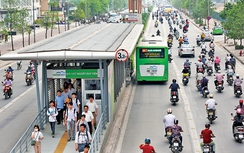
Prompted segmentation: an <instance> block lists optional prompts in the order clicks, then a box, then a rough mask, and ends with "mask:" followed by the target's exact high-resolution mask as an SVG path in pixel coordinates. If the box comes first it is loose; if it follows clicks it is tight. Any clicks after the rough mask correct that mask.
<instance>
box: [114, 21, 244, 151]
mask: <svg viewBox="0 0 244 153" xmlns="http://www.w3.org/2000/svg"><path fill="white" fill-rule="evenodd" d="M149 23H150V24H149V26H150V28H149V30H148V33H149V36H150V35H151V34H153V33H154V34H155V33H156V30H157V29H155V28H154V27H153V25H154V21H151V22H149ZM159 29H160V31H161V34H162V33H163V35H164V36H165V35H168V32H169V30H168V29H169V27H168V24H167V22H165V21H164V24H163V25H161V24H159ZM200 32H201V31H200V30H199V29H198V28H196V27H195V26H193V25H191V24H190V27H189V32H188V33H187V35H188V38H189V41H190V43H191V44H194V45H195V46H196V44H195V43H196V42H195V38H196V35H197V34H199V33H200ZM180 33H181V36H182V35H183V34H182V30H180ZM221 39H223V36H215V40H216V41H218V40H221ZM206 44H207V45H208V44H209V43H206ZM177 47H178V42H177V41H175V39H174V44H173V47H172V52H173V59H174V60H173V63H172V64H169V71H170V77H169V81H168V82H167V83H163V84H162V83H146V84H142V85H141V84H140V85H137V86H136V87H135V94H134V99H133V102H132V106H131V110H130V111H129V110H128V112H129V115H128V114H127V116H128V118H125V120H126V122H125V123H124V127H123V128H122V131H124V132H122V133H123V134H122V135H121V140H120V143H119V144H118V148H117V150H118V152H121V153H127V152H139V148H138V146H139V144H141V143H143V142H144V139H145V138H146V137H149V138H151V140H152V145H153V146H154V147H155V149H156V151H157V152H159V153H161V152H165V153H167V152H171V151H170V149H169V148H168V146H169V145H168V141H167V140H166V138H164V124H163V122H162V120H163V116H164V115H166V110H167V108H169V107H171V108H172V109H173V114H174V115H176V117H177V119H178V120H179V125H181V126H182V128H183V130H184V132H183V133H182V136H183V145H184V150H183V152H186V153H187V152H194V151H193V150H192V148H193V147H194V146H193V144H192V138H190V135H191V134H190V132H189V130H191V129H189V124H188V121H189V120H188V118H187V117H186V112H185V109H184V103H185V102H184V101H183V98H182V97H183V96H184V97H186V98H187V99H188V100H187V102H188V103H189V104H190V110H191V114H192V115H193V120H194V123H195V126H196V130H195V131H194V132H196V133H197V134H198V135H199V134H200V132H201V130H202V129H204V125H205V124H206V123H209V121H208V120H207V118H206V117H207V115H206V111H205V102H206V100H207V98H203V97H202V96H201V95H200V94H199V92H198V91H197V89H196V87H195V77H194V74H195V65H194V63H195V62H197V56H198V55H199V52H200V48H199V47H196V48H195V49H196V57H195V58H191V57H182V58H180V57H178V48H177ZM215 50H216V51H215V56H216V55H217V56H219V57H220V58H221V59H222V62H221V68H222V73H225V71H224V69H223V68H224V57H225V55H226V54H227V52H226V51H224V50H222V49H221V48H220V47H218V46H216V47H215ZM186 59H189V60H190V61H191V62H192V63H193V64H192V68H191V69H192V74H193V75H192V77H191V78H190V81H189V84H188V85H187V86H183V84H182V83H181V74H180V72H181V70H182V69H183V63H184V61H185V60H186ZM179 71H180V72H179ZM176 73H177V74H176ZM237 73H238V74H240V76H242V77H244V71H243V66H242V65H241V64H240V63H239V62H237ZM173 78H176V79H177V81H178V83H179V84H180V87H181V92H180V93H181V94H180V101H179V104H178V105H176V106H172V105H171V104H170V102H169V89H168V86H169V84H170V83H171V80H172V79H173ZM207 78H208V79H209V82H210V83H209V90H210V92H211V93H212V94H213V95H214V99H216V100H217V102H218V105H217V106H216V108H217V116H218V118H217V119H216V120H215V121H214V123H213V124H212V125H211V129H212V130H213V132H214V133H215V135H216V138H215V139H214V141H215V142H216V147H217V151H218V152H222V153H230V152H238V151H239V150H242V149H243V146H242V144H239V143H237V142H235V141H234V139H233V136H232V131H231V126H232V121H231V116H230V113H231V112H233V113H234V106H236V105H237V104H238V100H239V99H238V98H236V97H234V94H233V87H231V86H228V85H227V84H226V77H225V84H224V87H225V89H224V91H223V92H222V93H217V91H216V89H215V86H214V83H213V82H214V76H209V77H207ZM183 90H184V92H183ZM184 93H187V94H186V95H183V94H184ZM127 122H128V123H127ZM193 130H194V129H193ZM193 130H191V132H192V131H193ZM200 141H201V140H199V143H200ZM227 146H228V147H227Z"/></svg>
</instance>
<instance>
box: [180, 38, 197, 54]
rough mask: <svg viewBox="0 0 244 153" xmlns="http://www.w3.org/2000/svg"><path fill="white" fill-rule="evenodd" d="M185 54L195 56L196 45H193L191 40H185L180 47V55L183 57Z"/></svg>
mask: <svg viewBox="0 0 244 153" xmlns="http://www.w3.org/2000/svg"><path fill="white" fill-rule="evenodd" d="M184 55H186V56H192V57H195V47H194V46H192V45H191V44H190V43H189V42H184V43H183V44H181V47H180V48H179V51H178V56H180V57H181V56H184Z"/></svg>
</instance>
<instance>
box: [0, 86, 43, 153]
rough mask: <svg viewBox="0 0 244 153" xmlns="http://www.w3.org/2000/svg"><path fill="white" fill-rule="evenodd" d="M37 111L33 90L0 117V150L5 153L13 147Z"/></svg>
mask: <svg viewBox="0 0 244 153" xmlns="http://www.w3.org/2000/svg"><path fill="white" fill-rule="evenodd" d="M37 114H38V111H37V102H36V92H35V88H34V89H32V90H31V91H30V92H28V93H27V94H26V96H23V97H21V98H20V99H19V100H18V102H16V103H14V104H13V105H12V106H11V107H9V108H8V109H7V110H6V111H3V112H2V113H1V115H0V122H1V123H2V124H0V135H1V139H0V148H1V152H4V153H7V152H10V150H11V149H12V148H13V147H14V145H15V144H16V142H17V141H18V140H19V138H20V137H21V136H22V135H23V133H24V132H25V131H26V129H27V127H28V126H29V125H30V123H31V122H32V121H33V120H34V119H35V117H36V115H37Z"/></svg>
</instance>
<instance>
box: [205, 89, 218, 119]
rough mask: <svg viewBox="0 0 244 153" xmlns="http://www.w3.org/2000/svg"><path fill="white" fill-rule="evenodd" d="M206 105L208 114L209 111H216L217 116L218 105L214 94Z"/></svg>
mask: <svg viewBox="0 0 244 153" xmlns="http://www.w3.org/2000/svg"><path fill="white" fill-rule="evenodd" d="M205 105H206V110H207V112H208V110H209V109H213V110H215V114H216V109H215V105H217V102H216V100H215V99H213V94H210V95H209V99H208V100H207V101H206V103H205Z"/></svg>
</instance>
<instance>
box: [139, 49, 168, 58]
mask: <svg viewBox="0 0 244 153" xmlns="http://www.w3.org/2000/svg"><path fill="white" fill-rule="evenodd" d="M139 52H140V58H164V56H165V55H164V48H152V49H142V48H141V49H140V50H139Z"/></svg>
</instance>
